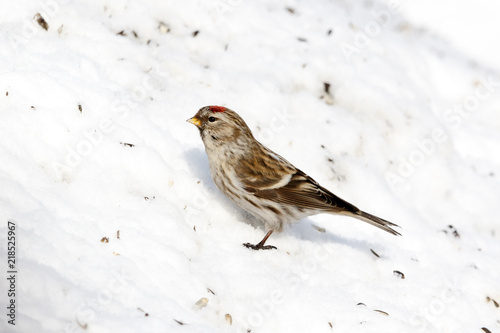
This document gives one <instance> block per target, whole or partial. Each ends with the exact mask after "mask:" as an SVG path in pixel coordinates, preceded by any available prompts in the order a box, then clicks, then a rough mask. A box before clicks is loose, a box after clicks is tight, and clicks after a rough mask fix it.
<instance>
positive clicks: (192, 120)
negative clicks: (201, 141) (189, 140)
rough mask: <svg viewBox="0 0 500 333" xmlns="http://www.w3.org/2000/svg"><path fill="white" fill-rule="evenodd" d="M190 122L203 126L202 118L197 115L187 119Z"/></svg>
mask: <svg viewBox="0 0 500 333" xmlns="http://www.w3.org/2000/svg"><path fill="white" fill-rule="evenodd" d="M186 121H187V122H188V123H191V124H193V125H196V127H200V126H201V120H200V119H198V118H196V117H193V118H189V119H188V120H186Z"/></svg>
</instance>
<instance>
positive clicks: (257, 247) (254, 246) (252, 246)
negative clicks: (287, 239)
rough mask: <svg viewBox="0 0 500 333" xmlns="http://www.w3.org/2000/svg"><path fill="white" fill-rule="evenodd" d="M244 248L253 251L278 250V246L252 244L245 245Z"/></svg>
mask: <svg viewBox="0 0 500 333" xmlns="http://www.w3.org/2000/svg"><path fill="white" fill-rule="evenodd" d="M243 246H244V247H247V248H249V249H252V250H277V249H278V248H277V247H276V246H272V245H264V244H262V243H259V244H250V243H245V244H243Z"/></svg>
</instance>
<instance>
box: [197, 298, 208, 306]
mask: <svg viewBox="0 0 500 333" xmlns="http://www.w3.org/2000/svg"><path fill="white" fill-rule="evenodd" d="M207 304H208V298H206V297H203V298H200V299H199V300H198V302H196V303H194V305H195V306H196V307H197V308H198V309H202V308H204V307H205V306H207Z"/></svg>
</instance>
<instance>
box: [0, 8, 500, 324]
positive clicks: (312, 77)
mask: <svg viewBox="0 0 500 333" xmlns="http://www.w3.org/2000/svg"><path fill="white" fill-rule="evenodd" d="M395 3H396V5H394V2H393V4H390V3H389V2H382V1H380V2H379V1H340V0H338V1H326V0H313V1H308V2H306V1H299V0H284V1H242V0H234V1H232V0H231V1H229V0H220V1H215V2H212V1H193V0H189V1H183V2H169V1H154V0H149V1H141V2H138V1H113V0H96V1H81V0H75V1H71V2H70V1H57V0H43V1H22V2H16V3H15V4H14V3H12V4H10V3H9V4H4V6H3V9H2V11H1V12H0V17H1V20H0V22H1V30H0V101H1V102H0V256H1V265H0V267H1V268H2V273H1V274H2V275H1V279H0V281H2V282H1V283H0V307H1V308H2V309H3V310H2V318H1V320H0V331H1V332H89V333H101V332H252V333H256V332H483V331H485V330H484V329H482V328H485V329H488V330H490V331H491V332H498V331H500V308H498V307H497V306H495V302H497V305H498V302H500V265H499V262H500V227H499V221H498V213H499V211H500V209H499V205H500V184H499V177H500V75H499V70H500V63H498V62H497V63H496V64H494V63H493V64H492V62H491V61H490V62H488V64H483V62H482V61H481V60H480V59H474V58H473V57H472V58H471V54H470V53H467V54H466V52H464V51H463V50H462V49H461V48H457V47H455V46H454V45H453V44H451V43H449V42H448V41H447V40H446V39H443V38H444V37H441V36H439V35H436V34H434V33H433V32H432V29H421V28H419V27H416V26H414V25H413V23H412V22H411V21H409V20H407V19H406V18H405V15H404V14H403V13H404V10H402V9H401V6H402V4H399V5H398V3H397V2H395ZM497 7H498V6H497ZM497 9H498V8H497ZM492 11H493V10H492ZM36 13H40V15H41V16H42V17H43V19H44V20H45V21H46V23H47V24H48V30H44V29H43V28H42V27H41V25H40V24H39V23H38V22H37V17H35V14H36ZM447 14H448V15H452V14H453V10H452V9H449V10H448V11H447ZM444 19H446V18H444ZM479 19H480V18H479ZM476 21H477V20H476ZM464 38H470V40H471V43H472V40H475V36H468V37H467V36H465V37H464ZM476 43H477V42H476ZM497 44H498V43H496V45H493V44H492V45H491V47H492V48H495V52H496V51H498V50H497V49H498V45H497ZM492 59H493V58H491V57H490V58H489V60H492ZM497 60H498V58H497ZM499 62H500V61H499ZM325 83H328V84H329V93H327V92H325ZM205 105H222V106H226V107H229V108H231V109H233V110H235V111H237V112H238V113H239V114H240V115H241V116H242V117H243V118H244V119H245V121H246V122H247V123H248V125H249V126H250V128H252V129H253V131H254V135H255V136H256V137H257V138H258V139H259V140H260V141H261V142H263V143H264V144H266V145H267V146H268V147H270V148H271V149H273V150H274V151H276V152H277V153H279V154H280V155H282V156H283V157H285V158H286V159H288V160H289V161H290V162H292V163H293V164H295V165H296V166H297V167H298V168H300V169H302V170H303V171H304V172H306V173H308V174H309V175H311V176H312V177H313V178H314V179H315V180H317V181H318V182H319V183H321V184H322V185H323V186H325V187H326V188H328V189H330V190H332V192H334V193H336V194H337V195H339V196H341V197H342V198H344V199H346V200H348V201H350V202H351V203H353V204H355V205H357V206H358V207H360V208H361V209H363V210H366V211H368V212H370V213H372V214H375V215H378V216H380V217H383V218H385V219H388V220H390V221H392V222H394V223H397V224H398V225H400V226H401V229H398V230H399V231H400V232H401V233H402V236H401V237H395V236H392V235H390V234H388V233H385V232H383V231H381V230H379V229H377V228H374V227H372V226H370V225H368V224H366V223H363V222H360V221H357V220H354V219H350V218H348V217H343V216H334V215H317V216H312V217H309V218H306V219H303V220H302V221H300V222H299V223H297V224H295V225H292V226H290V227H288V228H287V229H286V230H285V231H284V232H282V233H280V234H273V235H272V236H271V238H270V239H269V241H268V242H269V244H272V245H275V246H276V247H277V248H278V250H273V251H253V250H249V249H247V248H245V247H243V246H242V243H244V242H253V243H256V242H258V241H259V240H260V239H261V238H262V237H263V236H264V233H265V230H264V229H263V228H262V225H260V224H259V223H256V222H255V221H253V220H252V219H251V218H249V217H248V216H247V215H246V214H244V213H243V212H242V211H241V210H239V209H238V208H237V207H236V206H234V205H233V204H232V203H231V202H230V201H229V200H228V199H226V198H225V197H224V195H222V194H221V193H220V192H219V191H218V190H217V189H216V188H215V186H214V184H213V183H212V180H211V177H210V174H209V170H208V163H207V158H206V155H205V152H204V148H203V144H202V142H201V140H200V138H199V135H198V131H197V129H196V128H195V127H193V126H192V125H191V124H188V123H186V122H185V120H186V119H187V118H189V117H191V116H193V115H194V114H195V113H196V111H197V110H198V109H199V108H200V107H202V106H205ZM80 109H81V110H80ZM132 145H133V146H132ZM8 221H14V222H15V223H16V228H17V229H16V235H17V238H16V265H17V269H18V274H17V286H16V305H17V317H16V325H15V326H13V325H11V324H9V323H8V321H7V320H8V319H9V318H8V317H7V316H6V313H7V311H6V306H7V302H8V298H7V288H8V285H7V280H6V277H7V270H8V269H7V222H8ZM106 239H107V240H108V241H107V242H106V241H105V240H106ZM372 251H374V252H375V253H377V254H378V256H375V255H374V254H373V253H372ZM395 271H396V272H395ZM398 272H401V273H403V274H404V279H403V278H402V277H403V276H402V275H401V274H399V273H398Z"/></svg>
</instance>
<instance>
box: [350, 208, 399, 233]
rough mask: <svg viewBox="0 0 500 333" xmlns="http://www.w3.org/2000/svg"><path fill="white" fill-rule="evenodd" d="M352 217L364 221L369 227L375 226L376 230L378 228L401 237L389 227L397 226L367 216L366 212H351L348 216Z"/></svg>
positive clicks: (373, 216)
mask: <svg viewBox="0 0 500 333" xmlns="http://www.w3.org/2000/svg"><path fill="white" fill-rule="evenodd" d="M349 215H350V216H352V217H355V218H357V219H359V220H361V221H365V222H366V223H370V224H371V225H374V226H376V227H377V228H380V229H382V230H385V231H387V232H388V233H391V234H393V235H396V236H401V234H400V233H399V232H397V231H396V230H394V229H392V228H391V227H398V228H399V225H397V224H394V223H392V222H389V221H386V220H384V219H381V218H380V217H377V216H375V215H372V214H368V213H366V212H363V211H362V210H358V211H356V212H352V213H351V214H349Z"/></svg>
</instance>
